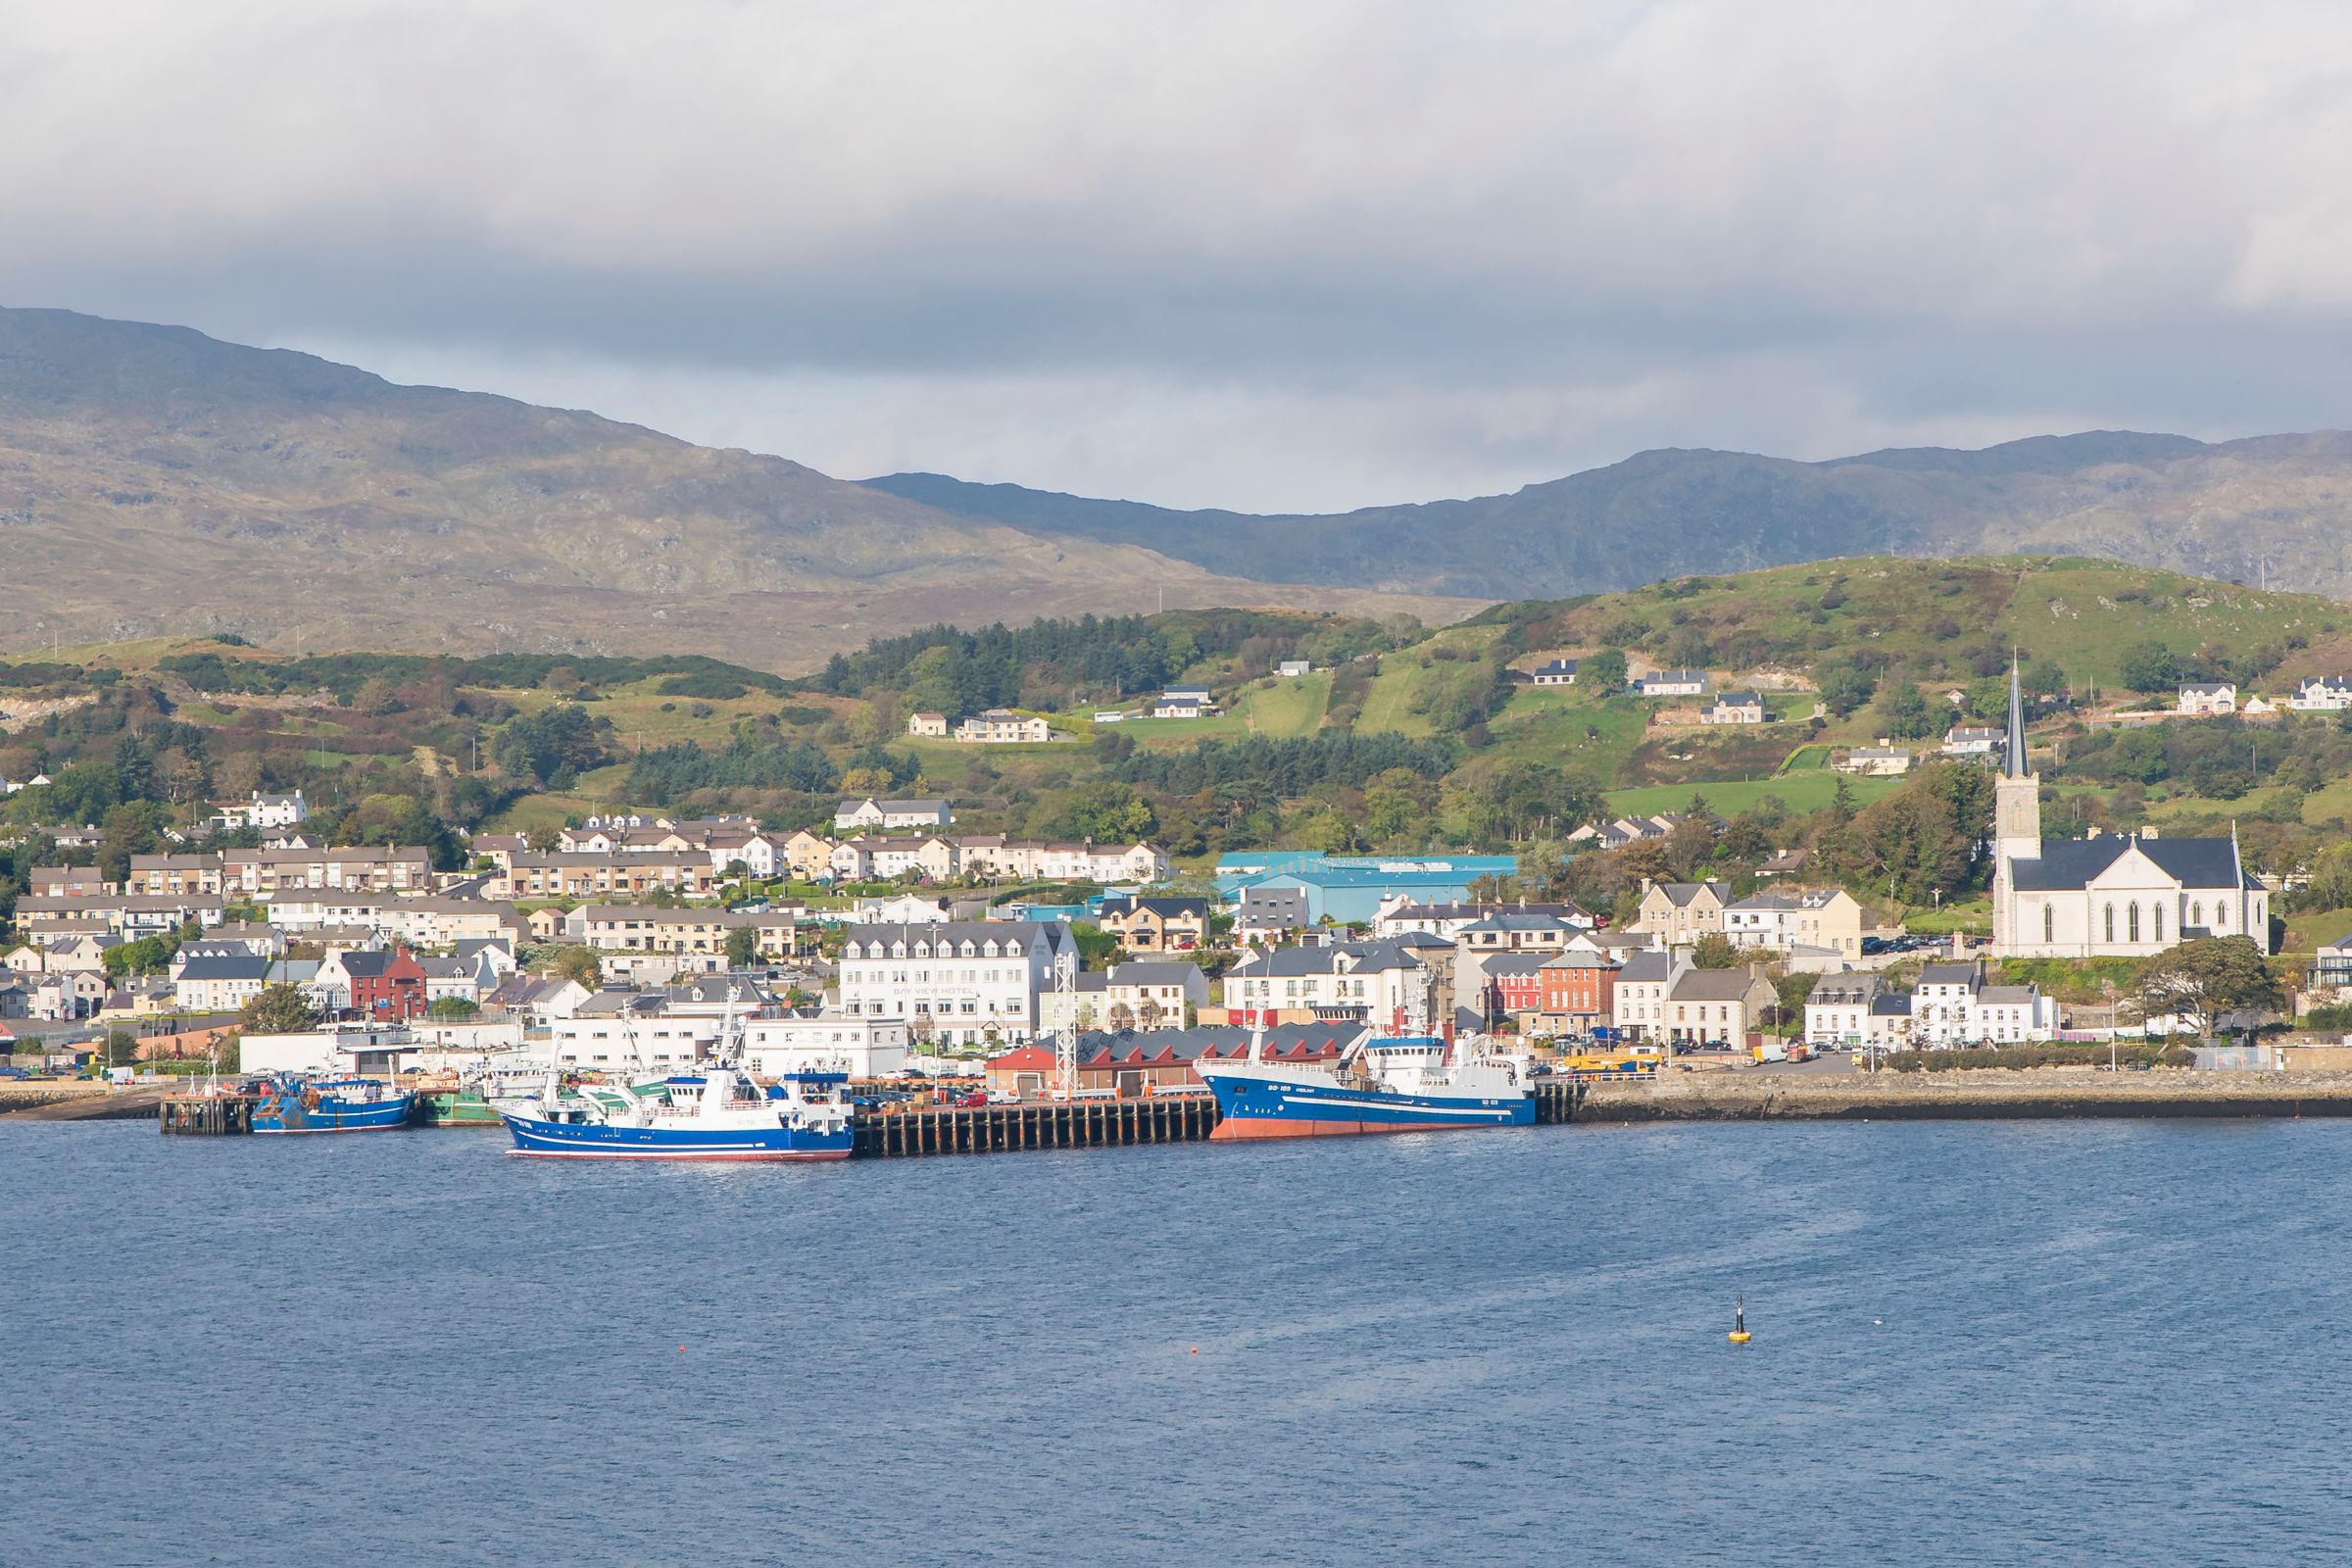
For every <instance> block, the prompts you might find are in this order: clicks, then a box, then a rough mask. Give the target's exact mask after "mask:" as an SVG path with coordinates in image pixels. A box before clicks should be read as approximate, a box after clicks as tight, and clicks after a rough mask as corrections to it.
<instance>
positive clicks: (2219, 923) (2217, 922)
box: [2213, 904, 2229, 931]
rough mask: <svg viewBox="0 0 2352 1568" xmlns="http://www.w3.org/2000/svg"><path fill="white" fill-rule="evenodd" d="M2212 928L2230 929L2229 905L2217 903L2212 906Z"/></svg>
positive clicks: (2217, 929)
mask: <svg viewBox="0 0 2352 1568" xmlns="http://www.w3.org/2000/svg"><path fill="white" fill-rule="evenodd" d="M2213 928H2214V929H2215V930H2216V931H2227V930H2229V906H2228V905H2226V904H2217V905H2215V906H2214V907H2213Z"/></svg>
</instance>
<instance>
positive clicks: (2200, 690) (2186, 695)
mask: <svg viewBox="0 0 2352 1568" xmlns="http://www.w3.org/2000/svg"><path fill="white" fill-rule="evenodd" d="M2178 706H2179V710H2180V711H2181V712H2183V713H2187V714H2191V715H2193V716H2197V717H2205V718H2211V717H2219V716H2221V715H2223V714H2227V713H2234V712H2236V711H2237V688H2236V687H2235V686H2233V685H2231V684H2230V683H2229V682H2228V681H2226V680H2197V681H2189V682H2187V683H2186V684H2184V685H2183V686H2182V687H2181V688H2180V695H2179V698H2178Z"/></svg>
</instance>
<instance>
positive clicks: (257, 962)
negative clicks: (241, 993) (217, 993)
mask: <svg viewBox="0 0 2352 1568" xmlns="http://www.w3.org/2000/svg"><path fill="white" fill-rule="evenodd" d="M270 962H271V960H270V959H269V958H264V957H258V956H254V955H252V954H246V955H242V956H228V955H226V954H223V955H221V956H218V957H205V958H190V959H189V960H188V961H187V963H186V964H185V965H184V966H183V967H182V968H181V969H180V971H179V978H180V979H182V980H267V979H268V978H269V977H270Z"/></svg>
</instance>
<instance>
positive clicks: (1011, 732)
mask: <svg viewBox="0 0 2352 1568" xmlns="http://www.w3.org/2000/svg"><path fill="white" fill-rule="evenodd" d="M1053 738H1054V727H1053V726H1052V725H1051V724H1048V723H1047V722H1046V721H1045V720H1044V719H1043V718H1040V717H1038V716H1037V715H1036V714H1035V713H1016V712H1014V711H1012V710H1011V709H1009V708H992V709H990V710H989V711H987V712H985V713H975V714H973V715H972V716H971V717H970V718H967V719H965V720H964V721H963V722H962V723H960V724H958V725H956V739H957V740H959V741H962V742H964V743H965V744H966V745H980V746H1012V745H1036V744H1038V743H1040V742H1043V741H1050V740H1052V739H1053Z"/></svg>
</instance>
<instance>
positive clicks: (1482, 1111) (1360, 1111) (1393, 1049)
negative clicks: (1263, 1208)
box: [1194, 1029, 1536, 1142]
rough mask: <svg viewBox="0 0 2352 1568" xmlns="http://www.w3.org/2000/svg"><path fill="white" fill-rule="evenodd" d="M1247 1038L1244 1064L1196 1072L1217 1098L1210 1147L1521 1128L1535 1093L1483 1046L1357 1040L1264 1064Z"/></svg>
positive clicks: (1253, 1039) (1532, 1113) (1257, 1042)
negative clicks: (1328, 1053) (1333, 1051)
mask: <svg viewBox="0 0 2352 1568" xmlns="http://www.w3.org/2000/svg"><path fill="white" fill-rule="evenodd" d="M1263 1048H1264V1031H1263V1030H1262V1029H1260V1030H1255V1031H1252V1033H1251V1034H1250V1054H1249V1056H1248V1058H1247V1059H1243V1060H1235V1061H1230V1062H1203V1063H1201V1064H1198V1065H1197V1066H1196V1067H1195V1069H1194V1070H1195V1071H1197V1072H1198V1073H1199V1074H1200V1075H1201V1079H1202V1080H1203V1081H1204V1082H1206V1083H1207V1085H1208V1087H1209V1090H1210V1092H1211V1093H1213V1094H1214V1095H1215V1096H1216V1097H1217V1110H1218V1113H1219V1114H1218V1121H1217V1125H1216V1130H1215V1131H1213V1132H1211V1133H1210V1134H1209V1135H1208V1136H1209V1138H1210V1140H1211V1141H1212V1142H1220V1141H1222V1142H1230V1141H1233V1140H1236V1139H1245V1138H1340V1137H1352V1136H1355V1135H1357V1134H1362V1133H1418V1132H1433V1131H1438V1130H1441V1129H1447V1128H1456V1127H1527V1126H1532V1125H1534V1123H1535V1119H1536V1100H1535V1090H1534V1089H1533V1087H1531V1085H1530V1084H1529V1082H1528V1080H1527V1077H1526V1075H1525V1074H1524V1073H1522V1072H1521V1071H1520V1070H1519V1069H1518V1068H1517V1067H1516V1066H1515V1065H1514V1064H1513V1063H1511V1062H1509V1061H1507V1060H1502V1059H1499V1058H1495V1057H1493V1056H1490V1055H1487V1054H1485V1053H1484V1052H1483V1050H1482V1040H1481V1037H1479V1036H1476V1035H1471V1036H1465V1037H1464V1038H1462V1039H1461V1040H1458V1041H1451V1042H1449V1041H1446V1040H1444V1039H1442V1038H1440V1037H1438V1036H1436V1035H1388V1036H1379V1035H1375V1034H1373V1033H1372V1032H1371V1031H1370V1030H1366V1031H1365V1033H1364V1035H1363V1037H1362V1038H1361V1039H1359V1040H1357V1041H1356V1042H1355V1043H1354V1044H1353V1045H1351V1046H1349V1047H1348V1049H1347V1050H1346V1051H1344V1052H1342V1053H1341V1054H1340V1056H1339V1059H1338V1060H1336V1061H1334V1062H1332V1063H1330V1064H1328V1065H1326V1064H1324V1063H1321V1062H1280V1061H1267V1060H1265V1059H1264V1049H1263Z"/></svg>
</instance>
